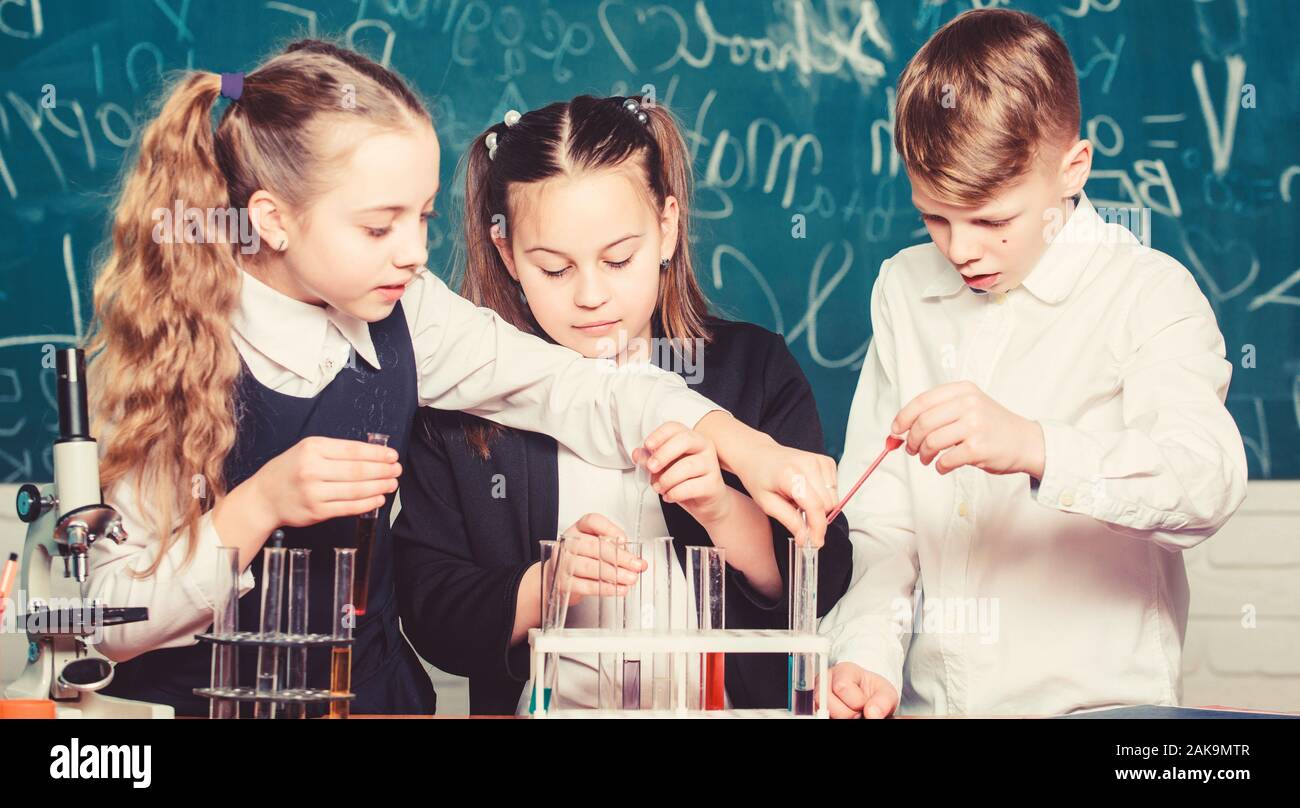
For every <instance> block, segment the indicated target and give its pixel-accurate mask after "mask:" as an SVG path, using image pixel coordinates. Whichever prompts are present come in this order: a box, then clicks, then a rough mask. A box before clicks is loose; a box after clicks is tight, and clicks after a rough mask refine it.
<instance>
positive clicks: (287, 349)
mask: <svg viewBox="0 0 1300 808" xmlns="http://www.w3.org/2000/svg"><path fill="white" fill-rule="evenodd" d="M240 274H241V277H242V280H243V283H242V284H241V286H240V291H239V308H237V309H236V310H235V313H234V316H233V317H232V318H231V323H230V324H231V327H232V328H234V329H235V331H237V332H239V335H240V336H241V337H243V338H244V340H245V341H247V342H248V343H249V344H250V345H252V346H253V347H254V348H255V349H257V350H258V351H259V352H261V353H262V354H263V355H265V356H266V357H267V358H268V359H270V360H271V361H273V362H275V363H277V364H279V365H282V366H283V367H285V368H287V369H288V370H290V371H292V372H293V373H294V374H296V375H298V376H300V377H302V378H303V379H306V380H308V381H315V380H316V379H318V378H319V377H320V363H321V360H322V359H323V358H324V350H325V338H326V336H327V335H328V333H329V327H330V325H333V326H334V327H335V328H336V329H338V331H339V333H341V334H342V335H343V338H344V339H346V340H347V341H348V342H349V343H350V344H351V345H352V348H353V350H355V351H356V352H357V355H358V356H360V357H361V358H362V359H364V360H366V361H367V362H369V363H370V365H371V366H372V367H374V368H378V367H379V358H378V356H376V355H375V347H374V344H373V343H372V342H371V340H370V326H369V325H368V324H367V323H366V322H365V321H364V320H362V319H360V318H358V317H353V316H352V315H350V314H347V313H346V312H342V311H339V310H338V309H336V308H334V307H333V306H313V305H312V304H310V303H304V302H302V301H301V300H295V299H294V298H292V297H289V296H288V295H286V294H284V293H282V292H279V291H276V290H275V289H272V288H271V287H270V286H267V285H266V284H264V283H262V282H261V281H259V280H258V279H257V278H255V277H253V276H252V275H251V274H249V273H248V272H241V273H240Z"/></svg>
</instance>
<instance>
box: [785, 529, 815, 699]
mask: <svg viewBox="0 0 1300 808" xmlns="http://www.w3.org/2000/svg"><path fill="white" fill-rule="evenodd" d="M790 543H791V546H792V547H791V550H792V552H791V554H792V555H793V557H794V561H793V564H792V566H791V568H790V614H791V622H790V628H791V630H793V631H798V632H800V633H804V634H816V633H817V552H818V551H817V548H816V547H814V546H813V545H812V543H806V544H802V545H796V544H795V543H794V539H793V538H792V539H791V540H790ZM816 656H817V655H816V654H808V653H797V654H793V655H792V667H793V670H792V671H791V676H790V709H791V711H792V712H793V713H794V714H795V715H812V714H813V701H814V700H813V685H814V682H815V680H816V676H817V669H816V662H817V659H816Z"/></svg>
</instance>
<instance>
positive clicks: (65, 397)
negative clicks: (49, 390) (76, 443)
mask: <svg viewBox="0 0 1300 808" xmlns="http://www.w3.org/2000/svg"><path fill="white" fill-rule="evenodd" d="M55 371H56V373H57V375H58V384H57V394H58V403H59V440H61V441H69V440H90V407H89V406H88V405H87V404H86V354H85V352H84V351H83V350H81V349H80V348H64V349H62V350H60V351H58V352H57V353H56V354H55Z"/></svg>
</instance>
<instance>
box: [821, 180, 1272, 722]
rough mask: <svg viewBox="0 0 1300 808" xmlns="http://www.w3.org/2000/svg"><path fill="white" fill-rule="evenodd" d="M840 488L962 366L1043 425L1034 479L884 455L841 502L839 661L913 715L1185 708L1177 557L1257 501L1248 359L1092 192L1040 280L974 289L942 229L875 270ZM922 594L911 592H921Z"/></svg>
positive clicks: (1180, 275)
mask: <svg viewBox="0 0 1300 808" xmlns="http://www.w3.org/2000/svg"><path fill="white" fill-rule="evenodd" d="M871 326H872V333H873V337H872V341H871V345H870V347H869V349H868V352H867V357H866V360H865V365H864V366H863V368H862V374H861V378H860V380H859V382H858V388H857V392H856V394H855V396H854V399H853V406H852V410H851V413H850V416H849V426H848V435H847V440H846V442H845V454H844V458H843V460H842V461H841V463H840V466H839V474H840V477H839V483H840V490H842V491H846V490H848V488H849V487H850V486H851V485H852V484H853V482H854V481H856V479H857V477H858V476H859V475H860V474H861V472H862V471H863V470H864V468H865V467H866V465H867V464H868V463H869V462H870V461H871V460H872V459H873V458H874V457H875V456H876V454H877V453H878V452H879V451H880V449H881V448H882V446H883V445H884V440H885V437H886V435H888V434H889V427H890V423H891V421H892V420H893V418H894V416H895V415H896V414H897V413H898V410H899V409H900V408H901V407H902V406H903V405H904V404H906V403H907V402H908V401H910V400H911V399H912V398H913V397H914V396H916V395H918V394H919V393H922V392H924V391H926V390H928V389H930V388H932V387H934V386H936V385H940V384H944V383H946V382H952V381H956V380H960V379H967V380H971V381H973V382H975V383H976V384H977V385H978V386H979V388H980V389H981V390H983V391H984V392H985V393H986V394H988V395H989V396H990V397H992V398H993V399H994V400H996V401H998V402H999V403H1000V404H1002V405H1003V406H1005V407H1007V408H1008V409H1010V410H1011V411H1013V412H1015V413H1017V414H1019V415H1021V416H1024V417H1025V418H1030V419H1033V420H1036V421H1038V422H1039V423H1040V424H1041V425H1042V428H1043V434H1044V437H1045V444H1046V462H1045V466H1044V473H1043V478H1042V481H1041V483H1040V484H1037V485H1031V480H1030V478H1029V476H1028V475H1025V474H1008V475H1002V476H996V475H991V474H985V473H983V472H981V471H979V470H978V469H974V468H971V467H963V468H960V469H957V470H956V471H954V472H952V473H950V474H947V475H940V474H939V473H938V472H936V471H935V469H934V465H933V463H932V464H931V465H929V466H925V465H922V464H921V463H920V462H919V460H918V458H917V457H915V456H911V455H908V454H907V453H906V452H903V451H897V452H892V453H891V454H890V455H889V457H888V458H887V459H886V460H885V461H884V462H883V463H882V464H881V466H880V468H879V469H877V471H876V473H875V474H873V475H872V477H871V479H869V480H868V481H867V483H866V485H864V486H863V488H862V490H861V491H860V492H859V494H858V495H857V496H856V497H855V498H854V499H853V500H852V501H851V502H850V503H849V506H848V507H847V508H846V509H845V512H846V515H847V516H848V519H849V525H850V528H851V530H850V537H851V540H852V542H853V581H852V583H851V585H850V588H849V591H848V592H847V593H846V594H845V595H844V597H843V598H842V599H841V600H840V602H839V604H838V605H837V606H836V607H835V608H834V610H833V611H831V612H830V613H829V614H828V615H827V616H826V617H825V618H824V619H823V621H822V624H821V630H822V631H823V632H824V633H828V634H829V635H830V636H831V638H832V661H833V662H839V661H844V660H848V661H852V662H855V663H857V664H859V665H861V666H863V667H864V668H866V669H868V670H871V671H874V672H876V673H878V674H880V675H881V676H884V677H885V678H886V679H889V680H890V681H891V682H893V684H894V686H895V687H896V688H898V689H899V692H900V694H901V695H902V703H901V706H900V711H901V712H903V713H939V714H946V713H964V714H976V715H979V714H997V713H1004V714H1005V713H1019V714H1055V713H1066V712H1071V711H1075V710H1082V709H1087V708H1095V707H1104V706H1108V705H1116V704H1134V703H1138V704H1141V703H1151V704H1177V703H1178V701H1179V700H1180V698H1181V691H1182V671H1181V656H1182V643H1183V635H1184V632H1185V630H1186V627H1187V609H1188V589H1187V575H1186V572H1185V569H1184V567H1183V557H1182V550H1184V549H1186V548H1189V547H1191V546H1193V545H1195V544H1197V543H1199V542H1201V541H1203V540H1205V539H1207V538H1209V537H1210V536H1212V535H1214V533H1215V532H1216V531H1218V529H1219V528H1220V527H1221V526H1222V525H1223V523H1224V522H1225V521H1227V519H1228V517H1229V516H1231V515H1232V513H1233V512H1234V511H1235V510H1236V509H1237V507H1238V505H1240V504H1241V502H1242V500H1243V499H1244V498H1245V494H1246V454H1245V449H1244V447H1243V445H1242V441H1241V435H1240V433H1239V432H1238V431H1237V426H1236V424H1235V423H1234V422H1233V420H1232V418H1231V416H1230V415H1229V414H1228V412H1227V410H1226V409H1225V408H1224V406H1223V402H1224V398H1225V396H1226V395H1227V391H1228V381H1229V379H1230V378H1231V376H1232V365H1231V364H1230V363H1229V362H1228V361H1226V359H1225V353H1224V341H1223V337H1222V335H1221V334H1220V333H1219V329H1218V326H1217V324H1216V322H1215V318H1214V312H1213V311H1212V310H1211V309H1210V306H1209V303H1208V302H1207V301H1206V299H1205V296H1204V295H1203V294H1202V293H1201V290H1200V289H1199V288H1198V287H1197V285H1196V281H1195V280H1194V279H1193V278H1192V276H1191V274H1190V273H1189V272H1188V271H1187V269H1186V268H1184V267H1183V266H1182V265H1181V264H1179V263H1178V262H1177V261H1176V260H1174V259H1173V258H1170V257H1169V256H1167V255H1165V254H1163V253H1161V252H1158V251H1155V250H1151V249H1149V248H1146V247H1143V246H1142V245H1141V244H1139V243H1138V242H1137V240H1136V239H1135V238H1134V237H1133V235H1132V234H1131V233H1129V232H1128V231H1127V230H1126V229H1124V228H1123V227H1120V226H1119V225H1116V224H1108V223H1106V222H1104V221H1103V220H1102V218H1101V217H1100V216H1099V215H1098V214H1097V212H1096V211H1095V210H1094V209H1093V207H1092V204H1091V203H1089V202H1088V200H1087V198H1086V197H1084V198H1083V199H1082V203H1081V205H1080V206H1079V207H1078V208H1077V209H1076V210H1075V211H1074V213H1073V214H1072V215H1071V216H1070V218H1069V219H1068V220H1067V221H1066V222H1065V225H1064V227H1062V229H1061V230H1060V232H1059V233H1058V234H1057V235H1056V237H1055V238H1054V239H1053V241H1052V243H1051V244H1050V245H1049V246H1048V249H1047V251H1046V252H1045V254H1044V255H1043V257H1042V258H1041V260H1040V261H1039V262H1038V263H1037V264H1036V265H1035V267H1034V269H1033V271H1032V272H1031V273H1030V275H1029V276H1028V277H1027V278H1026V279H1025V281H1024V283H1023V284H1022V285H1021V286H1020V287H1017V288H1015V289H1012V290H1011V291H1009V292H1006V293H1001V294H999V293H991V294H984V295H980V294H976V293H975V292H973V291H972V290H970V289H969V288H966V286H965V284H964V283H963V282H962V279H961V277H960V276H959V274H958V273H957V272H956V270H954V269H953V267H952V265H951V264H950V263H948V261H947V260H946V259H945V258H944V257H943V255H942V254H941V253H940V252H939V250H938V249H937V248H936V247H935V246H934V244H932V243H926V244H922V245H919V246H915V247H910V248H908V249H906V250H903V251H902V252H900V253H899V254H898V255H896V256H894V258H892V259H890V260H889V261H886V262H885V263H884V264H883V265H882V266H881V268H880V275H879V277H878V278H877V280H876V284H875V288H874V289H873V291H872V295H871ZM914 593H915V596H916V597H915V599H914Z"/></svg>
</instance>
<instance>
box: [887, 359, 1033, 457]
mask: <svg viewBox="0 0 1300 808" xmlns="http://www.w3.org/2000/svg"><path fill="white" fill-rule="evenodd" d="M890 429H891V432H892V434H894V435H901V434H903V433H904V432H906V433H907V453H908V454H919V455H920V456H921V462H922V463H925V464H927V465H928V464H929V463H930V461H931V460H934V459H935V457H936V456H938V458H939V459H938V460H937V461H935V464H934V469H935V471H937V472H939V473H940V474H947V473H948V472H950V471H952V470H953V469H955V468H958V467H960V466H974V467H975V468H977V469H981V470H983V471H987V472H989V473H990V474H1015V473H1018V472H1022V471H1023V472H1025V473H1027V474H1029V475H1031V476H1033V477H1038V478H1042V476H1043V463H1044V444H1043V428H1042V427H1041V426H1039V424H1038V422H1037V421H1031V420H1029V419H1028V418H1024V417H1021V416H1019V415H1016V414H1015V413H1014V412H1012V411H1011V410H1008V409H1007V408H1006V407H1003V406H1002V405H1001V404H999V403H998V402H996V401H994V400H993V399H992V398H990V397H989V396H988V394H987V393H985V392H984V391H983V390H981V389H979V387H977V386H976V385H975V383H974V382H969V381H960V382H951V383H949V384H941V385H939V386H938V387H934V388H931V389H930V390H927V391H925V392H924V393H921V394H920V395H919V396H917V397H916V398H914V399H912V400H911V401H910V402H908V403H907V405H906V406H905V407H903V409H901V410H899V412H898V415H896V416H894V423H893V424H891V425H890ZM945 450H946V451H945ZM940 452H943V454H939V453H940Z"/></svg>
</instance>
